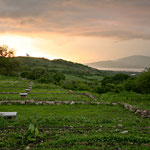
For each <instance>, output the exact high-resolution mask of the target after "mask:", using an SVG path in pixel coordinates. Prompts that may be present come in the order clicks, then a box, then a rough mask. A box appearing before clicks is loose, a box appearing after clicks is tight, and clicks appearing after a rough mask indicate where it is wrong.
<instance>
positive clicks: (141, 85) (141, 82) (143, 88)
mask: <svg viewBox="0 0 150 150" xmlns="http://www.w3.org/2000/svg"><path fill="white" fill-rule="evenodd" d="M136 87H137V89H138V91H139V92H141V93H150V68H149V69H147V70H145V71H144V72H143V73H141V74H140V75H139V76H138V78H137V80H136Z"/></svg>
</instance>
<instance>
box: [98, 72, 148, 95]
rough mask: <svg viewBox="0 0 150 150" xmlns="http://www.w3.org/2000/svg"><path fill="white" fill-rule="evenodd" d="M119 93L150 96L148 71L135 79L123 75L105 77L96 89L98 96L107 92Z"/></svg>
mask: <svg viewBox="0 0 150 150" xmlns="http://www.w3.org/2000/svg"><path fill="white" fill-rule="evenodd" d="M121 91H133V92H137V93H143V94H144V93H146V94H150V69H146V70H145V71H144V72H142V73H141V74H140V75H139V76H137V77H134V76H129V75H127V74H123V73H120V74H116V75H114V76H112V77H105V78H104V79H103V80H102V82H101V85H100V86H99V87H97V89H96V92H97V93H99V94H102V93H107V92H115V93H119V92H121Z"/></svg>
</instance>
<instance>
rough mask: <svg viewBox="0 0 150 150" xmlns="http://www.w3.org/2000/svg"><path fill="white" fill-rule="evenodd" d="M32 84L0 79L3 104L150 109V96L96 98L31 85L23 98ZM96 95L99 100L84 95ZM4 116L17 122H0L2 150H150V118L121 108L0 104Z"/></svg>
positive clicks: (111, 95)
mask: <svg viewBox="0 0 150 150" xmlns="http://www.w3.org/2000/svg"><path fill="white" fill-rule="evenodd" d="M30 83H31V81H30V80H23V79H21V78H11V77H9V78H4V77H0V92H18V94H2V93H0V101H9V100H31V99H32V100H35V101H36V100H38V101H80V102H112V103H113V102H127V103H129V104H132V105H136V106H137V107H139V108H144V109H150V105H149V100H150V95H148V94H147V95H146V94H137V93H133V92H121V93H105V94H96V93H92V92H89V91H74V92H76V93H77V94H71V93H70V92H69V90H66V89H63V88H62V87H60V86H56V85H54V84H40V83H38V82H33V83H32V90H31V92H30V93H29V94H28V97H27V98H25V99H21V98H20V96H19V93H20V92H25V89H26V88H28V87H29V85H30ZM83 92H86V93H90V94H92V95H94V96H95V97H96V98H97V100H92V99H91V98H90V97H88V96H85V95H82V93H83ZM0 112H17V113H18V114H17V120H15V119H10V120H9V119H4V118H0V149H2V150H5V149H6V150H7V149H42V150H43V149H44V150H45V149H47V150H49V149H52V150H53V149H54V150H56V149H58V150H61V149H64V150H66V149H67V150H72V149H74V150H99V149H104V150H106V149H110V150H114V149H115V150H118V149H123V150H124V149H137V150H149V149H150V119H148V118H142V117H140V116H138V115H135V114H134V113H132V112H129V111H128V110H125V109H124V108H123V107H122V106H120V105H116V106H113V105H111V104H110V105H94V104H93V105H92V104H86V105H83V104H74V105H65V104H61V105H48V106H45V105H34V104H30V105H11V106H9V105H0Z"/></svg>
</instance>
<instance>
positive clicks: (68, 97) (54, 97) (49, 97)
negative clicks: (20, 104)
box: [0, 93, 91, 101]
mask: <svg viewBox="0 0 150 150" xmlns="http://www.w3.org/2000/svg"><path fill="white" fill-rule="evenodd" d="M21 99H22V100H31V99H33V100H39V101H73V100H74V101H91V99H90V98H89V97H87V96H84V95H73V94H63V93H62V94H55V93H52V94H32V93H31V94H28V96H27V98H21V97H20V95H19V94H0V100H1V101H4V100H21Z"/></svg>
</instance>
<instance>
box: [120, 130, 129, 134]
mask: <svg viewBox="0 0 150 150" xmlns="http://www.w3.org/2000/svg"><path fill="white" fill-rule="evenodd" d="M120 133H122V134H126V133H128V131H127V130H125V131H122V132H120Z"/></svg>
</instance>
